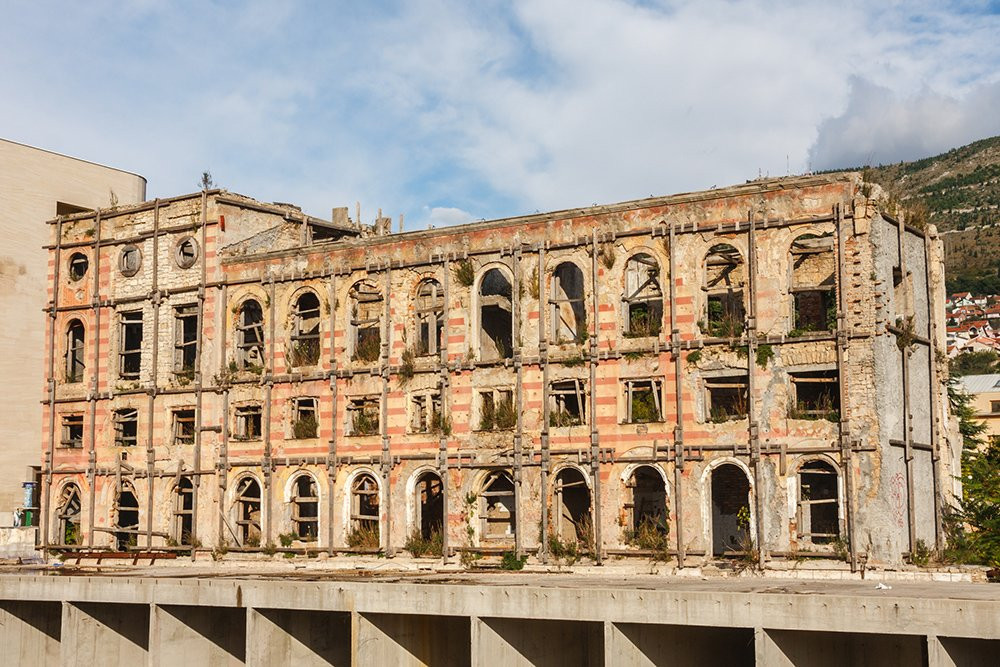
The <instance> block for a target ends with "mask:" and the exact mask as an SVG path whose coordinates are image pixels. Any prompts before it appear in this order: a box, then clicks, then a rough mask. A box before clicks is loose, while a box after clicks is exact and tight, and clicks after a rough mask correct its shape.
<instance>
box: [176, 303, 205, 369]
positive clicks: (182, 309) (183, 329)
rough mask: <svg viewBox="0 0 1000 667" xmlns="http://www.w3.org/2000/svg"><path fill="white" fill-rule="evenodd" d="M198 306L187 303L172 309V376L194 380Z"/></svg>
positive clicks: (196, 359) (196, 358)
mask: <svg viewBox="0 0 1000 667" xmlns="http://www.w3.org/2000/svg"><path fill="white" fill-rule="evenodd" d="M198 320H199V315H198V306H197V304H193V303H187V304H183V305H180V306H176V307H175V308H174V374H175V375H178V376H182V377H185V378H187V379H193V378H194V372H195V367H196V366H197V364H198Z"/></svg>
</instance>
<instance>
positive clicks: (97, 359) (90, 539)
mask: <svg viewBox="0 0 1000 667" xmlns="http://www.w3.org/2000/svg"><path fill="white" fill-rule="evenodd" d="M94 228H95V229H94V294H93V295H92V296H93V304H94V335H93V338H94V364H93V366H94V369H93V371H92V372H91V375H90V377H91V380H90V382H91V384H90V396H89V397H88V399H89V400H90V439H89V440H90V441H89V442H88V443H87V448H88V451H87V483H88V485H89V486H90V507H89V509H88V512H87V524H88V528H87V546H88V547H92V546H94V509H95V505H96V504H97V488H96V487H97V452H96V451H95V450H94V438H95V435H96V434H95V428H96V426H97V424H96V421H97V394H98V392H99V391H100V387H101V384H100V375H101V212H100V211H97V215H96V216H95V222H94ZM109 338H110V334H109Z"/></svg>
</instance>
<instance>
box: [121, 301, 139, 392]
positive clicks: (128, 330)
mask: <svg viewBox="0 0 1000 667" xmlns="http://www.w3.org/2000/svg"><path fill="white" fill-rule="evenodd" d="M118 318H119V319H118V321H119V338H118V375H119V377H121V378H122V379H123V380H137V379H139V376H140V375H141V374H142V340H143V312H142V311H141V310H125V311H122V312H120V313H118Z"/></svg>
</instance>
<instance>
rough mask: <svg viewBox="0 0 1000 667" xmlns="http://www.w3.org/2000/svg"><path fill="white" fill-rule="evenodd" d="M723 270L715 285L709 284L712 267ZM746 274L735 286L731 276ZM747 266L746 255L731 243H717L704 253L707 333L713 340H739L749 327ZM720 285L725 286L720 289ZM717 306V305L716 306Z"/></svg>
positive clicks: (713, 283)
mask: <svg viewBox="0 0 1000 667" xmlns="http://www.w3.org/2000/svg"><path fill="white" fill-rule="evenodd" d="M713 266H722V267H729V268H728V269H725V268H724V269H722V270H721V271H720V272H719V276H718V277H717V278H716V279H715V282H709V280H710V278H709V274H710V272H711V267H713ZM741 269H742V270H743V271H744V276H743V280H742V281H740V282H739V284H736V285H734V284H732V282H731V279H730V275H731V274H732V273H734V272H739V271H740V270H741ZM745 271H746V263H745V262H744V261H743V255H742V254H741V253H740V251H739V250H737V249H736V248H735V247H734V246H732V245H731V244H729V243H716V244H715V245H713V246H712V247H711V248H709V250H708V252H707V253H706V254H705V273H704V276H705V286H704V288H703V289H704V291H705V319H704V322H705V333H707V334H708V335H709V336H710V337H712V338H739V337H741V336H742V335H743V330H744V328H745V326H746V312H747V311H746V298H745V297H746V289H745V288H746V275H745ZM720 282H721V283H722V284H721V286H720ZM714 304H718V306H715V305H714Z"/></svg>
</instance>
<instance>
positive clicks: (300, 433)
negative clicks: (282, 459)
mask: <svg viewBox="0 0 1000 667" xmlns="http://www.w3.org/2000/svg"><path fill="white" fill-rule="evenodd" d="M317 428H318V425H317V424H316V416H315V415H305V416H303V417H300V418H299V419H297V420H295V422H294V423H293V424H292V433H293V435H294V436H295V437H296V438H298V439H302V438H315V437H316V432H317Z"/></svg>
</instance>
